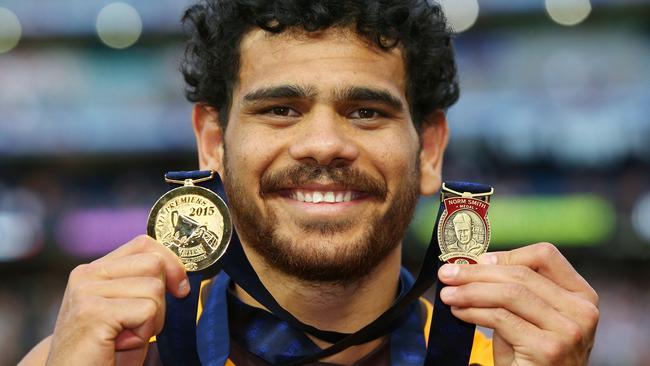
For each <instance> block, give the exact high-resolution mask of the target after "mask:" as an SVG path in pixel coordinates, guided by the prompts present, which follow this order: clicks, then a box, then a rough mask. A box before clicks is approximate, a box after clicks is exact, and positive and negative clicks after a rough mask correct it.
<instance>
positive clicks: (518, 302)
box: [440, 282, 577, 333]
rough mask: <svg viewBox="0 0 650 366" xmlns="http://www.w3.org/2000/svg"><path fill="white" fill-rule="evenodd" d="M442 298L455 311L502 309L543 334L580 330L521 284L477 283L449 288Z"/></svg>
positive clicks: (442, 293) (444, 291) (444, 289)
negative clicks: (458, 308)
mask: <svg viewBox="0 0 650 366" xmlns="http://www.w3.org/2000/svg"><path fill="white" fill-rule="evenodd" d="M440 296H441V299H442V301H443V302H445V303H446V304H448V305H450V306H455V307H462V308H503V309H506V310H508V311H509V312H511V313H513V314H515V315H517V316H518V317H519V318H521V319H524V320H525V321H527V322H529V323H531V324H533V325H535V326H536V327H538V328H540V329H544V330H549V331H555V332H560V333H561V332H565V331H567V329H569V328H571V327H577V324H575V323H574V322H573V321H571V320H569V319H568V318H566V317H564V316H562V315H561V314H560V313H559V312H558V311H556V310H555V309H553V308H552V307H551V306H550V305H549V304H548V303H547V302H546V301H544V300H543V299H541V298H540V297H539V296H537V295H535V294H534V293H533V292H531V291H530V290H528V288H526V287H525V286H521V285H519V284H514V283H485V282H475V283H470V284H466V285H462V286H447V287H445V288H443V289H442V291H441V293H440ZM569 330H570V329H569Z"/></svg>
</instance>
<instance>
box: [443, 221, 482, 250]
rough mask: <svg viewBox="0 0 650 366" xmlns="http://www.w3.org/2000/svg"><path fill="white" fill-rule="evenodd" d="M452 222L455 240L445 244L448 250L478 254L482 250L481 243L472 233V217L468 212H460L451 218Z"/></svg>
mask: <svg viewBox="0 0 650 366" xmlns="http://www.w3.org/2000/svg"><path fill="white" fill-rule="evenodd" d="M451 222H452V223H453V224H454V233H455V234H456V242H454V243H452V244H450V245H449V246H447V250H448V251H450V252H461V253H469V254H473V255H479V254H481V252H482V251H483V245H481V244H479V243H478V242H477V241H476V239H475V238H474V237H473V235H472V228H473V224H472V218H471V217H470V215H469V214H468V213H465V212H460V213H458V214H457V215H455V216H454V218H453V219H452V220H451Z"/></svg>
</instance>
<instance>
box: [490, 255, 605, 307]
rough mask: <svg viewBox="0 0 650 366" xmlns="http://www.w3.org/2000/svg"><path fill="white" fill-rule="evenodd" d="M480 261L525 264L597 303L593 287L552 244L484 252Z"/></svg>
mask: <svg viewBox="0 0 650 366" xmlns="http://www.w3.org/2000/svg"><path fill="white" fill-rule="evenodd" d="M480 262H481V263H495V264H501V265H510V266H512V265H522V266H527V267H529V268H531V269H532V270H533V271H535V272H538V273H539V274H541V275H542V276H544V277H547V278H548V279H550V280H551V281H553V282H555V283H557V284H558V285H559V286H561V287H563V288H565V289H567V290H569V291H571V292H575V293H577V294H579V295H581V296H583V297H584V298H585V299H587V300H588V301H590V302H592V303H593V304H598V295H597V294H596V292H595V291H594V289H593V288H592V287H591V286H590V285H589V283H587V281H586V280H585V279H584V278H583V277H582V276H580V274H578V272H577V271H576V270H575V269H574V268H573V266H572V265H571V263H569V261H568V260H567V259H566V258H565V257H564V256H563V255H562V253H560V251H559V250H558V249H557V248H556V247H555V246H554V245H553V244H549V243H538V244H533V245H529V246H525V247H521V248H517V249H513V250H510V251H505V252H492V253H486V254H484V255H483V256H482V257H481V261H480Z"/></svg>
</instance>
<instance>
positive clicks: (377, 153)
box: [367, 136, 418, 189]
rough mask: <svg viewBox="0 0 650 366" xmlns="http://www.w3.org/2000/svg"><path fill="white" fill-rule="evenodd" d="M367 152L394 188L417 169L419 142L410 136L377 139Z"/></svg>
mask: <svg viewBox="0 0 650 366" xmlns="http://www.w3.org/2000/svg"><path fill="white" fill-rule="evenodd" d="M391 137H394V136H391ZM367 153H368V156H370V157H371V159H372V160H373V161H374V165H375V166H377V167H378V168H379V170H380V173H381V174H382V176H384V178H385V179H386V180H387V182H388V184H389V186H392V187H393V189H394V187H395V186H396V185H399V184H400V183H401V182H402V181H403V180H404V179H405V177H407V176H408V175H409V174H414V172H415V171H416V169H417V165H416V163H417V157H418V150H417V142H413V141H411V139H409V138H390V139H384V140H383V141H375V142H374V143H372V145H370V146H369V147H368V151H367Z"/></svg>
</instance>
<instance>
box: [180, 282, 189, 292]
mask: <svg viewBox="0 0 650 366" xmlns="http://www.w3.org/2000/svg"><path fill="white" fill-rule="evenodd" d="M178 292H180V293H181V294H186V293H188V292H190V281H188V280H187V279H184V280H183V281H181V283H179V284H178Z"/></svg>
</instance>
